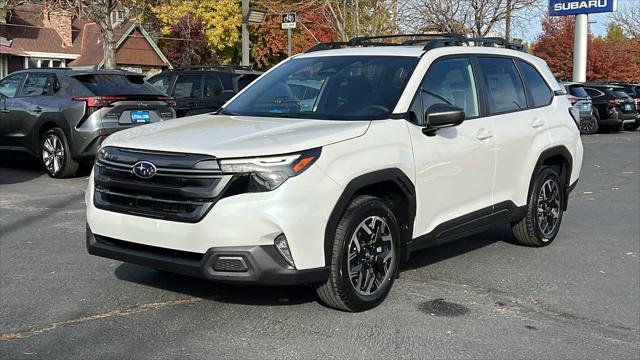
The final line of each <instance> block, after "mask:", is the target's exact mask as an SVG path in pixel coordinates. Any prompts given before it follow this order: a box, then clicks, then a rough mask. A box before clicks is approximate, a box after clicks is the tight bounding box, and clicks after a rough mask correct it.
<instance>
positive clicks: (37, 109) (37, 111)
mask: <svg viewBox="0 0 640 360" xmlns="http://www.w3.org/2000/svg"><path fill="white" fill-rule="evenodd" d="M32 111H33V112H34V113H36V114H39V113H41V112H42V108H41V107H40V106H36V107H35V108H33V110H32Z"/></svg>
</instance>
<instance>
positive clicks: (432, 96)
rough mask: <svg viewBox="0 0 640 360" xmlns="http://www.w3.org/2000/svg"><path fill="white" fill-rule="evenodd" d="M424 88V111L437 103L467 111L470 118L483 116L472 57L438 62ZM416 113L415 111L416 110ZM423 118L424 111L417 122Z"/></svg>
mask: <svg viewBox="0 0 640 360" xmlns="http://www.w3.org/2000/svg"><path fill="white" fill-rule="evenodd" d="M420 89H421V93H422V108H423V111H427V110H429V107H431V106H433V105H435V104H447V105H453V106H456V107H459V108H461V109H462V110H464V112H465V115H466V117H467V118H472V117H476V116H478V115H479V111H478V92H477V91H476V83H475V79H474V77H473V70H472V68H471V62H470V61H469V59H468V58H452V59H444V60H438V61H436V62H435V63H434V64H433V65H431V66H430V67H429V70H428V71H427V75H426V76H425V78H424V80H423V81H422V85H421V86H420ZM412 110H413V111H414V112H415V107H413V106H412ZM422 115H423V113H422V112H421V114H420V115H418V116H417V119H421V118H422Z"/></svg>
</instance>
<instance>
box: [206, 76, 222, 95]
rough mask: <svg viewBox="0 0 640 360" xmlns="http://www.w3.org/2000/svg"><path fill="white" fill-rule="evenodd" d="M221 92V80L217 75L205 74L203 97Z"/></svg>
mask: <svg viewBox="0 0 640 360" xmlns="http://www.w3.org/2000/svg"><path fill="white" fill-rule="evenodd" d="M220 94H222V81H221V80H220V77H219V76H218V75H207V76H206V77H205V80H204V97H206V98H207V97H213V96H218V95H220Z"/></svg>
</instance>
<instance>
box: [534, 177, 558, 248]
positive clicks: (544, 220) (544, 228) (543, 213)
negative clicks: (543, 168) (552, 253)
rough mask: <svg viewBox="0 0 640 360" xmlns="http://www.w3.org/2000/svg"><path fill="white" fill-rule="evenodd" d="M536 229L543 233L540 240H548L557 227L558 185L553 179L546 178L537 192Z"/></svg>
mask: <svg viewBox="0 0 640 360" xmlns="http://www.w3.org/2000/svg"><path fill="white" fill-rule="evenodd" d="M537 206H538V212H537V220H538V229H539V230H540V232H541V233H542V235H543V239H542V241H545V242H546V241H549V239H550V238H551V237H552V235H553V233H554V231H555V230H556V228H557V227H558V222H559V219H560V187H559V186H558V183H557V182H556V181H555V180H553V179H547V181H545V182H544V184H543V185H542V187H541V188H540V192H539V194H538V204H537Z"/></svg>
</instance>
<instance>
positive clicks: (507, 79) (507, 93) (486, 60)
mask: <svg viewBox="0 0 640 360" xmlns="http://www.w3.org/2000/svg"><path fill="white" fill-rule="evenodd" d="M478 63H479V64H480V68H481V69H482V76H483V78H484V83H485V85H486V87H487V89H486V92H487V98H488V102H489V113H490V114H500V113H505V112H510V111H518V110H522V109H526V108H527V100H526V97H525V95H524V86H523V85H522V79H520V75H519V74H518V71H517V69H516V66H515V64H514V63H513V60H511V59H507V58H490V57H481V58H479V59H478Z"/></svg>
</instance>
